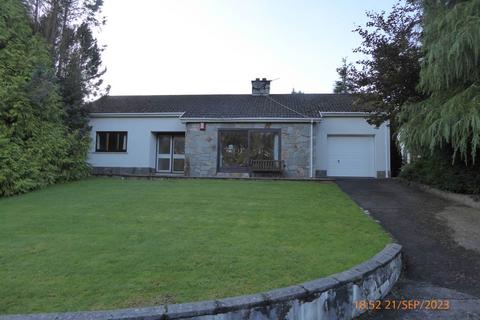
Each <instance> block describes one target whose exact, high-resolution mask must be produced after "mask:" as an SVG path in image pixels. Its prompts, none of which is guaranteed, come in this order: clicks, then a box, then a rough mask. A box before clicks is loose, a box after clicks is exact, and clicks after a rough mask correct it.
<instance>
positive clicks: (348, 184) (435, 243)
mask: <svg viewBox="0 0 480 320" xmlns="http://www.w3.org/2000/svg"><path fill="white" fill-rule="evenodd" d="M337 184H338V186H339V187H340V188H341V189H342V190H343V191H344V192H346V193H347V194H348V195H350V197H351V198H352V199H353V200H354V201H355V202H357V203H358V205H359V206H360V207H362V208H363V209H364V210H367V211H368V213H369V214H370V215H371V216H372V217H373V218H374V219H375V220H378V221H379V222H380V224H381V225H382V226H383V228H384V229H385V230H387V231H388V232H390V234H391V235H392V237H393V238H394V239H395V240H396V241H397V242H398V243H400V244H401V245H402V246H403V249H404V251H403V253H404V261H405V271H404V273H403V279H402V280H401V281H400V282H399V284H398V285H397V287H396V288H395V289H394V290H393V291H392V293H391V294H390V296H389V297H388V299H395V300H400V299H417V300H425V299H431V298H436V299H448V300H449V303H450V309H449V310H448V311H425V310H417V311H408V312H400V311H398V312H397V311H386V310H385V311H381V312H376V313H372V314H368V315H365V316H363V317H362V319H480V210H477V209H472V208H469V207H465V206H463V205H461V204H458V203H456V202H453V201H449V200H445V199H443V198H439V197H437V196H434V195H431V194H429V193H426V192H424V191H420V190H417V189H416V188H413V187H409V186H406V185H404V184H402V183H400V182H398V181H395V180H373V179H358V180H357V179H355V180H338V181H337Z"/></svg>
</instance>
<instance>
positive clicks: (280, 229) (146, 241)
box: [0, 178, 390, 314]
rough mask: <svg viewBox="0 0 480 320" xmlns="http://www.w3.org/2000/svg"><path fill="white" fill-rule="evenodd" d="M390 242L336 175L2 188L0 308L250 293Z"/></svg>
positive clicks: (342, 264)
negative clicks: (18, 190) (332, 179)
mask: <svg viewBox="0 0 480 320" xmlns="http://www.w3.org/2000/svg"><path fill="white" fill-rule="evenodd" d="M389 241H390V239H389V237H388V236H387V235H386V234H385V233H384V232H383V231H382V229H381V228H380V227H379V226H378V225H377V224H376V223H374V222H373V221H372V220H371V219H369V218H368V217H367V216H366V215H364V214H363V213H362V212H361V210H360V209H359V208H358V207H357V206H356V205H355V204H354V203H353V202H352V201H351V200H350V199H349V198H348V197H347V196H346V195H345V194H344V193H342V192H341V191H340V190H339V189H338V187H337V186H336V185H335V184H333V183H318V182H287V181H232V180H227V181H219V180H157V181H147V180H120V179H108V178H92V179H88V180H84V181H79V182H75V183H68V184H64V185H56V186H52V187H49V188H46V189H44V190H40V191H36V192H31V193H29V194H25V195H21V196H16V197H11V198H4V199H0V282H1V283H0V313H2V314H10V313H29V312H49V311H75V310H97V309H109V308H120V307H133V306H147V305H153V304H160V303H177V302H187V301H195V300H203V299H212V298H221V297H226V296H235V295H242V294H248V293H254V292H258V291H262V290H269V289H273V288H277V287H282V286H288V285H292V284H296V283H300V282H303V281H307V280H311V279H315V278H318V277H322V276H326V275H328V274H332V273H335V272H339V271H342V270H345V269H347V268H350V267H352V266H353V265H355V264H357V263H360V262H362V261H363V260H365V259H368V258H370V257H371V256H373V255H374V254H375V253H377V252H378V251H379V250H381V249H382V248H383V247H384V246H385V244H387V243H388V242H389Z"/></svg>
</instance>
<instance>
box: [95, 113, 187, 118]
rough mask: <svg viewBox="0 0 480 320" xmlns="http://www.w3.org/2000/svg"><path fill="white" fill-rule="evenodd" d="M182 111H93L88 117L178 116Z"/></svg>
mask: <svg viewBox="0 0 480 320" xmlns="http://www.w3.org/2000/svg"><path fill="white" fill-rule="evenodd" d="M183 114H184V112H126V113H120V112H93V113H90V114H89V116H90V118H180V117H181V116H182V115H183Z"/></svg>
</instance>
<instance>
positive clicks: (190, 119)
mask: <svg viewBox="0 0 480 320" xmlns="http://www.w3.org/2000/svg"><path fill="white" fill-rule="evenodd" d="M180 120H181V121H182V122H305V123H310V122H311V121H312V120H313V121H320V118H180Z"/></svg>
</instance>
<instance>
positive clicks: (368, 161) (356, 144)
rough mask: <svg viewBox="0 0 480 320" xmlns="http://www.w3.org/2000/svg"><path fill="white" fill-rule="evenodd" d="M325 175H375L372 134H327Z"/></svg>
mask: <svg viewBox="0 0 480 320" xmlns="http://www.w3.org/2000/svg"><path fill="white" fill-rule="evenodd" d="M327 143H328V148H327V152H328V163H327V175H328V176H331V177H375V176H376V172H375V158H374V154H375V152H374V151H375V150H374V137H373V136H354V135H352V136H328V137H327Z"/></svg>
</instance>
